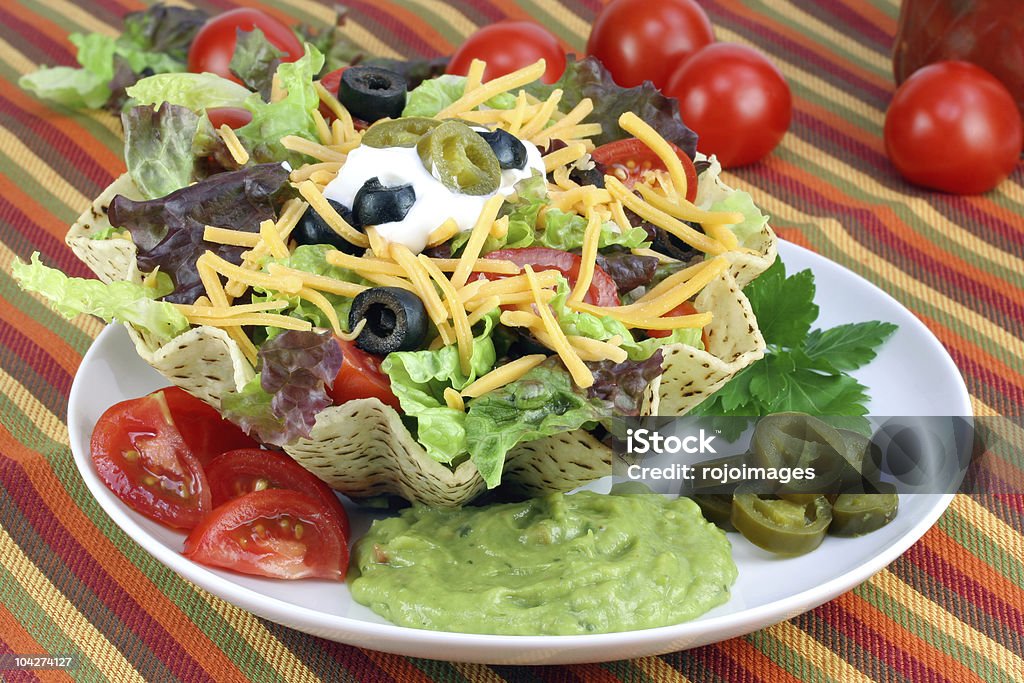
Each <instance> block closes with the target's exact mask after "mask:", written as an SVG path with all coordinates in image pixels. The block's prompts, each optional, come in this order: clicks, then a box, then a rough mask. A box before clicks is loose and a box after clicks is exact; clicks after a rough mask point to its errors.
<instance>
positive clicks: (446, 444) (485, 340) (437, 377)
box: [381, 311, 497, 462]
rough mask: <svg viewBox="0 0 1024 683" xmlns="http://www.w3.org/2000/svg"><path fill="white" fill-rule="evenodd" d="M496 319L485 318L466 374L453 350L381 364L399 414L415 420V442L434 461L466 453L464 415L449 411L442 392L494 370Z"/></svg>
mask: <svg viewBox="0 0 1024 683" xmlns="http://www.w3.org/2000/svg"><path fill="white" fill-rule="evenodd" d="M496 319H497V311H495V313H494V314H492V315H489V316H487V317H485V318H484V319H483V321H482V325H483V329H482V330H481V331H480V332H479V333H478V334H477V335H476V336H475V337H474V339H473V355H472V362H471V368H470V373H469V374H468V375H466V374H463V372H462V367H461V365H460V363H459V350H458V347H456V346H445V347H442V348H440V349H437V350H436V351H430V350H426V351H400V352H396V353H391V354H388V356H387V358H385V359H384V362H383V363H382V364H381V369H382V370H383V371H384V372H385V373H387V375H388V377H390V378H391V390H392V391H393V392H394V393H395V396H397V397H398V401H399V403H400V404H401V406H402V412H403V413H405V414H406V415H407V416H409V417H411V418H414V419H415V420H416V438H417V440H418V441H419V442H420V443H421V444H422V445H423V448H424V449H425V450H426V451H427V454H428V455H430V457H432V458H434V459H435V460H439V461H440V462H451V461H452V460H454V459H455V458H457V457H458V456H460V455H462V454H464V453H465V452H466V451H467V448H468V447H467V443H466V427H465V421H466V413H464V412H462V411H460V410H453V409H452V408H449V407H448V406H447V404H446V403H445V400H444V390H445V388H447V387H452V388H453V389H455V390H461V389H463V388H465V387H466V386H468V385H469V384H470V383H472V382H473V381H475V380H476V378H477V377H479V376H480V375H483V374H485V373H487V372H488V371H490V369H491V368H492V367H494V362H495V359H496V354H495V350H494V342H493V341H491V332H492V331H493V329H494V324H495V320H496Z"/></svg>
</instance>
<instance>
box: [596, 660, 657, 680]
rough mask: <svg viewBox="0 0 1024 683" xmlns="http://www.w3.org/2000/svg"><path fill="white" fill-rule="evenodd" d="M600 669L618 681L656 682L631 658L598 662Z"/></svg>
mask: <svg viewBox="0 0 1024 683" xmlns="http://www.w3.org/2000/svg"><path fill="white" fill-rule="evenodd" d="M598 666H600V667H601V668H602V669H604V670H605V671H607V672H609V673H610V674H611V675H613V676H615V677H616V678H618V679H619V680H620V681H629V683H657V681H655V680H654V679H653V678H651V677H650V676H648V675H647V673H646V672H645V671H644V670H643V669H641V668H640V667H639V666H637V665H636V664H635V663H634V660H631V659H622V660H619V661H616V662H604V663H600V664H598Z"/></svg>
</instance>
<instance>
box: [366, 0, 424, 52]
mask: <svg viewBox="0 0 1024 683" xmlns="http://www.w3.org/2000/svg"><path fill="white" fill-rule="evenodd" d="M348 6H349V7H350V8H351V9H352V10H355V11H356V12H358V13H359V14H360V15H362V20H363V21H364V23H365V20H369V21H370V22H372V23H373V24H374V25H375V26H376V27H378V28H380V29H381V30H382V31H386V32H387V35H386V36H384V35H380V33H379V32H377V31H374V33H375V34H376V35H377V37H378V38H380V39H381V40H383V41H384V42H385V43H387V44H388V45H390V46H391V47H392V48H394V49H396V50H398V51H399V52H401V53H402V54H414V55H419V56H421V57H439V56H441V51H440V50H438V49H437V48H436V47H434V46H432V45H431V44H430V43H428V42H427V41H425V40H423V39H422V38H420V36H418V35H417V34H416V33H415V32H414V31H413V30H412V29H410V28H409V27H408V26H406V25H405V24H403V23H401V22H399V21H398V20H397V19H395V17H394V16H393V15H391V14H388V13H387V12H384V11H383V10H381V9H379V8H378V7H377V5H376V3H374V4H371V3H368V2H362V1H361V0H353V1H352V2H349V3H348Z"/></svg>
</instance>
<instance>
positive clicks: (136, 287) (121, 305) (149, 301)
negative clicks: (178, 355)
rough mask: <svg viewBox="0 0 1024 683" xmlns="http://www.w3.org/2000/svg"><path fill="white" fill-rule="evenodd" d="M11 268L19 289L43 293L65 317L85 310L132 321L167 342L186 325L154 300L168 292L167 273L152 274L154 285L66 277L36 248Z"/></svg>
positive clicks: (105, 317) (166, 305) (109, 318)
mask: <svg viewBox="0 0 1024 683" xmlns="http://www.w3.org/2000/svg"><path fill="white" fill-rule="evenodd" d="M11 270H12V272H13V274H14V279H15V280H17V281H18V284H19V285H20V286H21V288H22V289H24V290H25V291H27V292H34V293H36V294H40V295H42V296H43V297H45V298H46V299H48V300H49V302H50V305H51V306H52V307H53V309H54V310H55V311H57V312H58V313H60V314H61V315H63V316H64V317H66V318H72V317H74V316H76V315H78V314H80V313H88V314H90V315H95V316H97V317H99V318H102V319H103V320H105V321H106V322H108V323H110V322H114V321H117V322H124V323H131V324H132V325H134V326H135V327H138V328H140V329H143V330H145V331H146V332H148V333H149V334H150V335H152V336H153V338H154V339H155V340H157V341H159V342H168V341H170V340H172V339H174V338H175V337H177V336H178V335H179V334H181V333H182V332H184V331H185V330H187V329H188V328H189V323H188V320H187V319H186V318H185V316H184V315H182V314H181V312H179V311H178V309H177V308H175V307H174V306H173V305H171V304H169V303H166V302H163V301H157V299H158V298H160V297H161V296H163V295H165V294H167V293H168V292H170V282H169V281H168V279H167V278H166V277H164V278H160V277H157V278H153V283H154V286H147V285H141V284H137V283H134V282H125V281H117V282H110V283H105V282H101V281H99V280H92V279H85V278H78V277H68V276H67V275H65V274H64V273H62V272H60V271H59V270H57V269H56V268H49V267H47V266H44V265H43V264H42V262H41V261H40V260H39V253H38V252H35V253H33V254H32V257H31V260H30V262H29V263H23V262H22V261H20V260H18V259H14V264H13V266H12V268H11Z"/></svg>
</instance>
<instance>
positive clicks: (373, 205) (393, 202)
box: [352, 176, 416, 228]
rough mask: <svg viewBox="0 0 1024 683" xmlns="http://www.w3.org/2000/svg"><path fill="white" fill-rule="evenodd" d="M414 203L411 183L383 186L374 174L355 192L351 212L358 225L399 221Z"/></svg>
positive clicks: (414, 197) (414, 193) (414, 195)
mask: <svg viewBox="0 0 1024 683" xmlns="http://www.w3.org/2000/svg"><path fill="white" fill-rule="evenodd" d="M415 203H416V191H415V190H414V189H412V185H408V184H406V185H396V186H395V187H384V186H383V185H382V184H381V182H380V179H378V178H377V177H376V176H374V177H373V178H370V179H369V180H367V181H366V182H365V183H363V186H362V187H360V188H359V191H358V192H356V198H355V200H354V201H353V202H352V214H353V217H354V219H355V222H356V225H357V226H358V227H360V228H361V227H363V226H365V225H380V224H381V223H391V222H393V221H400V220H402V219H403V218H405V215H406V214H407V213H409V209H411V208H412V205H413V204H415Z"/></svg>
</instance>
